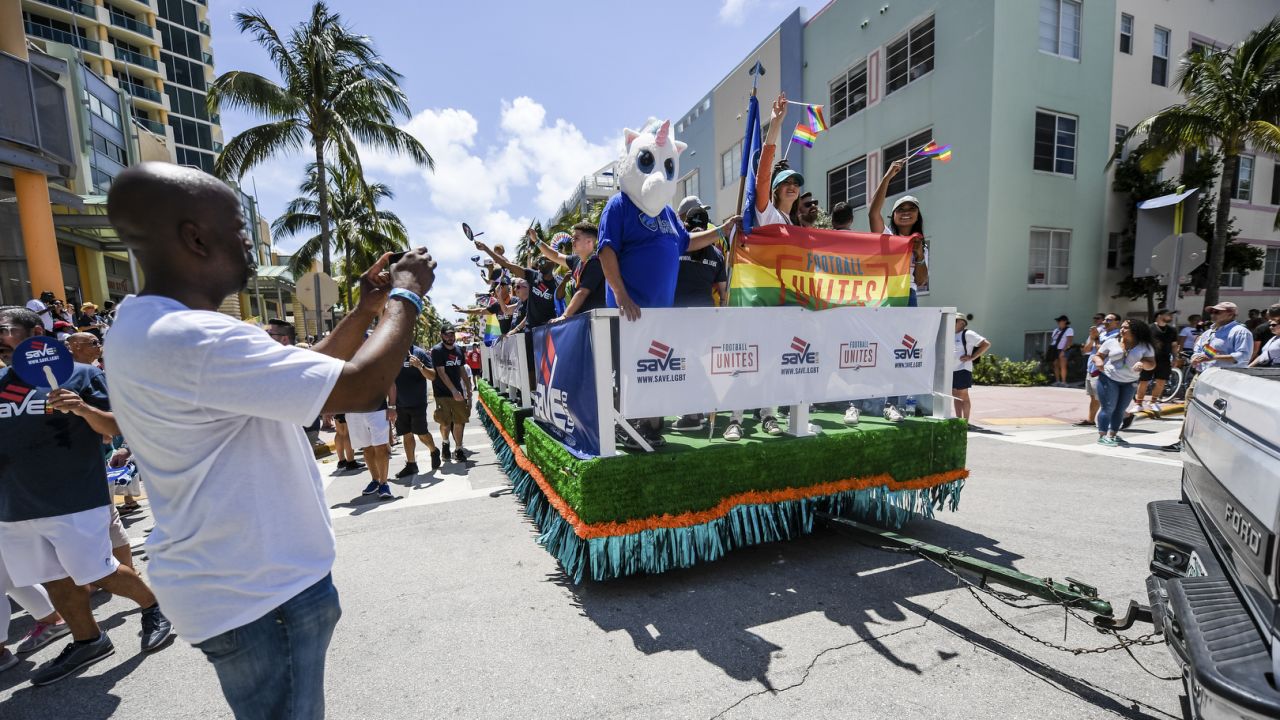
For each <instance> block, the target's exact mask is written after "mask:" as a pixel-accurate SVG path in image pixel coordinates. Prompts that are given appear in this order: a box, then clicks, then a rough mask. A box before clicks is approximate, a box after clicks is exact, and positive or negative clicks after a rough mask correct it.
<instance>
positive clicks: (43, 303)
mask: <svg viewBox="0 0 1280 720" xmlns="http://www.w3.org/2000/svg"><path fill="white" fill-rule="evenodd" d="M56 299H57V298H56V297H54V294H53V293H52V292H50V291H48V290H45V291H44V292H42V293H40V298H39V299H36V298H31V299H30V300H28V301H27V309H28V310H30V311H31V312H33V313H35V314H36V315H38V316H39V317H40V324H41V325H43V326H44V330H45V334H46V335H52V334H53V321H54V320H55V318H54V317H53V302H54V300H56Z"/></svg>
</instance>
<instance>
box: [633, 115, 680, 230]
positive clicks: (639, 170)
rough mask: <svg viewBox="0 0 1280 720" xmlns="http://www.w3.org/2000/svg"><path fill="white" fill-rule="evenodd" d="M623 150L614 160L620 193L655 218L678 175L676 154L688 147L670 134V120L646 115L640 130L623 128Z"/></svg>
mask: <svg viewBox="0 0 1280 720" xmlns="http://www.w3.org/2000/svg"><path fill="white" fill-rule="evenodd" d="M623 132H624V137H625V139H626V143H627V149H626V152H625V153H624V154H623V156H622V159H621V160H619V161H618V166H617V170H616V172H617V174H618V183H619V185H620V186H621V187H622V192H623V193H624V194H625V195H626V196H627V197H628V198H630V199H631V202H633V203H635V205H636V207H638V208H640V211H641V212H643V213H644V214H645V215H648V216H649V217H657V216H658V215H659V214H660V213H661V212H662V209H663V208H665V207H666V206H667V205H668V204H669V203H670V202H671V198H672V196H673V195H675V191H676V178H678V177H680V153H682V152H684V149H685V148H686V147H688V146H687V145H686V144H685V143H682V142H680V141H679V140H676V139H675V138H674V137H672V135H671V121H670V120H666V121H663V122H661V123H659V122H658V120H656V119H654V118H650V119H649V122H647V123H645V126H644V129H642V130H640V131H639V132H636V131H635V130H631V129H630V128H627V129H625V130H624V131H623Z"/></svg>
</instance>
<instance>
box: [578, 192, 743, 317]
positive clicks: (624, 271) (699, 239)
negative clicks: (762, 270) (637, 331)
mask: <svg viewBox="0 0 1280 720" xmlns="http://www.w3.org/2000/svg"><path fill="white" fill-rule="evenodd" d="M737 221H738V217H737V216H734V217H732V218H729V220H728V221H726V222H725V223H724V224H723V225H720V226H712V227H711V228H709V229H707V230H704V231H702V232H700V233H694V234H692V235H690V234H689V232H688V231H687V230H685V229H684V225H683V224H682V223H681V222H680V218H678V217H676V213H675V211H674V210H672V209H671V207H670V206H667V207H664V208H662V212H660V213H658V215H657V216H656V217H651V216H649V215H645V214H644V212H643V211H641V210H640V208H639V207H637V206H636V204H635V203H633V202H632V201H631V198H629V197H627V196H626V194H624V193H618V194H617V195H614V196H613V197H611V198H609V202H608V203H607V204H606V205H605V206H604V213H603V214H602V215H601V216H600V244H599V245H598V246H597V249H596V254H597V256H598V257H599V258H600V267H601V269H603V270H604V279H605V302H606V303H607V304H608V306H609V307H611V308H618V309H620V310H621V311H622V316H623V317H625V318H626V319H628V320H635V319H637V318H639V317H640V309H641V308H666V307H671V306H672V304H673V303H674V302H675V296H676V278H677V276H678V274H679V272H680V256H681V255H684V254H685V253H690V252H695V251H697V250H701V249H702V248H705V247H707V246H709V245H711V244H712V243H714V242H715V241H716V240H717V239H719V238H722V237H725V236H726V235H727V233H728V231H729V228H730V227H732V226H733V224H734V223H736V222H737Z"/></svg>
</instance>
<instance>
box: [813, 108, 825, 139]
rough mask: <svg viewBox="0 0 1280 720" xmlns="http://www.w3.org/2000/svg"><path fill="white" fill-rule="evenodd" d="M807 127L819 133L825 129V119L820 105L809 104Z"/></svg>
mask: <svg viewBox="0 0 1280 720" xmlns="http://www.w3.org/2000/svg"><path fill="white" fill-rule="evenodd" d="M809 127H810V128H812V129H813V131H814V132H815V133H820V132H822V131H823V130H826V129H827V119H826V118H824V117H822V106H821V105H810V106H809Z"/></svg>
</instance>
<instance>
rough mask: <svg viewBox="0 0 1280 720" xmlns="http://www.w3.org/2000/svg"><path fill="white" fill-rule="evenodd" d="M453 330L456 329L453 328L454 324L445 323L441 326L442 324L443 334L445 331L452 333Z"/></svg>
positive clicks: (441, 330)
mask: <svg viewBox="0 0 1280 720" xmlns="http://www.w3.org/2000/svg"><path fill="white" fill-rule="evenodd" d="M451 332H454V329H453V326H452V325H450V324H449V323H445V324H444V325H441V326H440V334H441V335H443V334H445V333H451Z"/></svg>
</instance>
